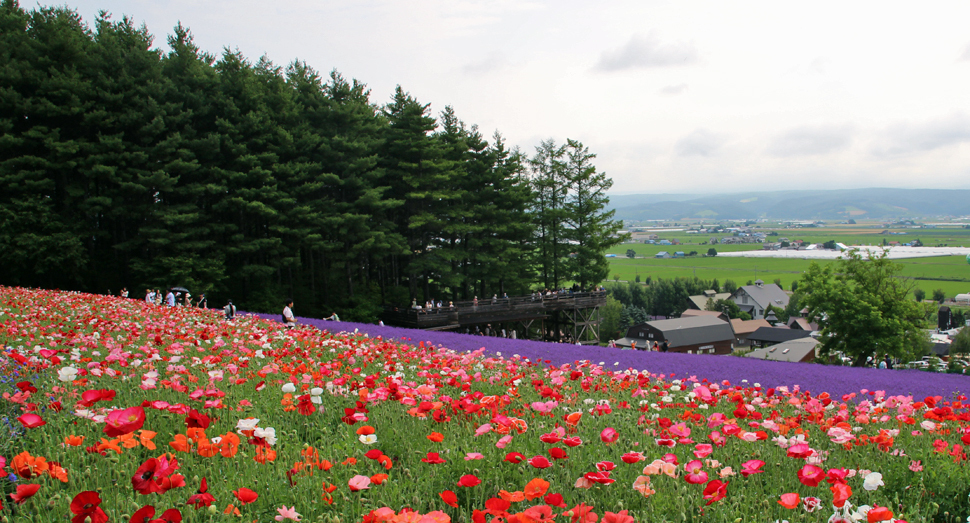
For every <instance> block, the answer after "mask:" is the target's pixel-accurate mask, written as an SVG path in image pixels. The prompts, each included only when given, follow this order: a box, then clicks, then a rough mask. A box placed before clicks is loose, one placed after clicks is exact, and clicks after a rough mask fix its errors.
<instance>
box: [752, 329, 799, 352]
mask: <svg viewBox="0 0 970 523" xmlns="http://www.w3.org/2000/svg"><path fill="white" fill-rule="evenodd" d="M810 337H812V333H811V332H808V331H803V330H798V329H786V328H784V327H761V328H759V329H758V330H756V331H754V332H752V333H751V334H749V335H748V342H749V343H750V344H751V346H752V347H755V346H757V347H767V346H768V345H774V344H776V343H782V342H785V341H791V340H797V339H800V338H810Z"/></svg>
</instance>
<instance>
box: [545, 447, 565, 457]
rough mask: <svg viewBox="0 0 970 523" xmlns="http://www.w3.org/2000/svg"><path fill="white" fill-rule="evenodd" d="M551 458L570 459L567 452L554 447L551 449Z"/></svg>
mask: <svg viewBox="0 0 970 523" xmlns="http://www.w3.org/2000/svg"><path fill="white" fill-rule="evenodd" d="M549 457H550V458H552V459H568V458H569V455H567V454H566V451H565V450H563V449H561V448H559V447H553V448H551V449H549Z"/></svg>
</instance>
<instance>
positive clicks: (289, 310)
mask: <svg viewBox="0 0 970 523" xmlns="http://www.w3.org/2000/svg"><path fill="white" fill-rule="evenodd" d="M283 325H284V326H285V327H286V328H288V329H290V328H293V327H295V326H296V316H294V315H293V300H286V303H285V304H284V305H283Z"/></svg>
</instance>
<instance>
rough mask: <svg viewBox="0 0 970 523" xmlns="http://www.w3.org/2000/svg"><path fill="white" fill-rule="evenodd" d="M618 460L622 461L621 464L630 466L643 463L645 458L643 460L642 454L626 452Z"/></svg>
mask: <svg viewBox="0 0 970 523" xmlns="http://www.w3.org/2000/svg"><path fill="white" fill-rule="evenodd" d="M620 459H621V460H622V461H623V463H628V464H632V463H636V462H638V461H643V460H645V459H647V458H645V457H644V456H643V454H642V453H640V452H627V453H626V454H624V455H623V456H621V457H620Z"/></svg>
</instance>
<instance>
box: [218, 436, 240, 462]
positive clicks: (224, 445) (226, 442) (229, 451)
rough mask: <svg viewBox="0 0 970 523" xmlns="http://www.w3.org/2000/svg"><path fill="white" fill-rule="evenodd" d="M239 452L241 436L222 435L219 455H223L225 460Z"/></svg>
mask: <svg viewBox="0 0 970 523" xmlns="http://www.w3.org/2000/svg"><path fill="white" fill-rule="evenodd" d="M237 452H239V436H237V435H236V434H235V433H233V432H227V433H225V434H223V435H222V440H221V441H219V453H220V454H222V457H224V458H231V457H233V456H235V455H236V453H237Z"/></svg>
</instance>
